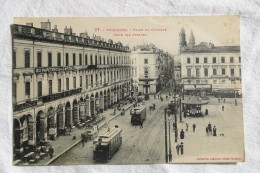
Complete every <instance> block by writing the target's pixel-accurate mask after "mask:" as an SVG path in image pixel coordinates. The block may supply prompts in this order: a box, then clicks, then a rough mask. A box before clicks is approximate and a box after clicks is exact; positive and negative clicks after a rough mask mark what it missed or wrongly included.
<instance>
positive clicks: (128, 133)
mask: <svg viewBox="0 0 260 173" xmlns="http://www.w3.org/2000/svg"><path fill="white" fill-rule="evenodd" d="M166 93H168V90H167V89H166V90H165V91H164V92H163V93H162V94H161V95H162V96H163V97H164V98H165V95H166ZM150 103H156V110H155V111H150V110H149V109H148V107H147V118H146V120H145V122H144V124H143V127H144V128H142V129H140V126H132V125H131V123H130V118H131V117H130V114H129V111H127V112H126V115H125V116H118V117H117V118H115V119H113V120H112V121H110V122H109V123H108V124H109V127H114V126H115V125H118V126H119V128H122V129H123V133H122V137H123V144H122V147H121V148H120V150H119V151H118V152H117V153H116V154H115V155H114V157H113V158H112V160H111V161H110V162H109V163H108V164H127V163H163V162H164V114H163V112H164V111H163V110H164V108H165V105H166V100H165V99H164V101H163V102H162V101H161V100H160V99H158V98H157V99H154V98H153V97H150V100H149V101H146V102H145V104H146V105H147V106H149V104H150ZM105 131H107V126H104V127H103V128H101V129H100V132H99V133H100V134H102V133H103V132H105ZM162 144H163V145H162ZM92 145H93V144H92V141H90V142H87V143H85V146H84V147H82V145H81V144H79V145H77V146H75V147H74V148H73V149H71V150H70V151H68V152H67V153H66V154H64V155H63V156H62V157H61V158H59V159H58V160H57V161H56V162H54V163H53V164H57V165H63V164H94V162H93V153H92V152H93V146H92Z"/></svg>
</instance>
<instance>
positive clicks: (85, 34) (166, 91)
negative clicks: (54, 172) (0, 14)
mask: <svg viewBox="0 0 260 173" xmlns="http://www.w3.org/2000/svg"><path fill="white" fill-rule="evenodd" d="M11 34H12V51H13V52H12V73H13V74H12V104H13V117H12V119H13V134H12V137H13V141H12V144H13V146H12V147H13V153H10V154H12V158H13V165H19V166H25V165H26V166H34V165H46V166H47V165H58V166H61V165H93V164H109V165H118V164H120V165H128V164H163V163H168V164H174V163H235V162H244V159H245V156H244V155H245V151H244V126H243V102H242V97H243V93H242V74H241V55H240V16H239V15H219V16H167V17H156V16H154V17H41V18H40V17H37V18H36V17H15V18H14V19H13V24H12V25H11Z"/></svg>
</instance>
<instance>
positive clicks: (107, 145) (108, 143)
mask: <svg viewBox="0 0 260 173" xmlns="http://www.w3.org/2000/svg"><path fill="white" fill-rule="evenodd" d="M121 133H122V129H120V128H118V126H115V128H113V129H110V130H108V131H107V132H105V133H104V134H103V135H99V136H98V137H97V138H96V139H95V140H94V141H93V160H94V161H95V162H103V163H104V162H108V161H109V160H111V158H112V157H113V155H114V154H115V153H116V152H117V151H118V150H119V149H120V147H121V145H122V136H121Z"/></svg>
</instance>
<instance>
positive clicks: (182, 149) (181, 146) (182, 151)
mask: <svg viewBox="0 0 260 173" xmlns="http://www.w3.org/2000/svg"><path fill="white" fill-rule="evenodd" d="M180 149H181V155H183V153H184V147H183V142H181V145H180Z"/></svg>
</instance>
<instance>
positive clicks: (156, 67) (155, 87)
mask: <svg viewBox="0 0 260 173" xmlns="http://www.w3.org/2000/svg"><path fill="white" fill-rule="evenodd" d="M130 59H131V64H132V82H131V83H132V86H133V87H132V88H133V91H134V92H141V93H143V94H156V93H157V92H158V91H160V90H161V89H162V87H163V86H164V85H166V83H167V82H168V80H166V79H165V78H166V75H168V74H170V72H169V71H170V66H169V65H170V62H171V60H172V57H171V55H170V54H169V53H167V52H164V51H162V50H160V49H158V48H156V47H155V45H153V44H148V45H137V46H135V47H134V50H133V51H132V52H131V56H130ZM167 79H169V78H167Z"/></svg>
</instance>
